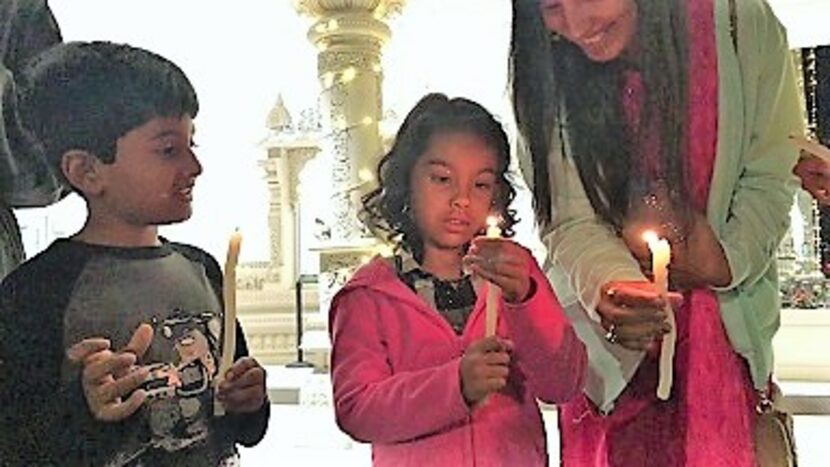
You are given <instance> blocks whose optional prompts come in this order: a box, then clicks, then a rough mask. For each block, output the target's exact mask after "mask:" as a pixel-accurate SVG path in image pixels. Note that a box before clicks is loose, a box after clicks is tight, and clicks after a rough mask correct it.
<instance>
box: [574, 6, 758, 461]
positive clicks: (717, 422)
mask: <svg viewBox="0 0 830 467" xmlns="http://www.w3.org/2000/svg"><path fill="white" fill-rule="evenodd" d="M687 5H688V14H689V18H690V20H689V24H690V28H689V29H690V48H689V55H690V56H689V59H690V66H689V73H690V79H689V83H690V87H689V111H690V112H689V122H688V124H689V135H690V136H689V141H688V158H687V161H686V164H687V166H686V167H687V173H688V177H689V186H690V192H691V196H692V202H693V206H694V207H695V208H696V209H698V210H700V211H701V212H705V211H706V202H707V199H708V195H709V187H710V182H711V176H712V170H713V167H714V160H715V154H716V146H717V117H718V97H717V96H718V84H717V83H718V70H717V47H716V42H715V40H716V38H715V24H714V11H713V3H712V0H705V1H704V0H690V1H689V2H687ZM626 78H627V83H626V84H627V85H626V89H627V90H628V91H627V92H626V93H625V94H624V96H623V99H624V106H625V110H626V115H627V117H628V119H629V124H630V126H632V127H634V128H636V127H637V120H638V118H639V115H638V114H639V109H638V106H639V102H640V99H641V97H642V93H643V92H644V90H643V89H642V88H643V86H642V81H641V79H640V75H639V74H638V73H629V74H628V75H627V77H626ZM646 142H647V143H648V144H652V145H653V144H654V138H652V137H651V136H648V137H647V138H646ZM652 147H653V146H652ZM652 150H653V149H652ZM648 152H649V150H648V149H646V152H645V153H646V157H648V155H647V153H648ZM676 318H677V332H678V342H677V347H676V353H675V364H674V368H675V381H674V386H673V390H672V394H671V397H670V398H669V400H667V401H660V400H658V399H657V397H656V394H655V390H656V387H657V379H658V372H657V360H656V357H655V356H650V355H647V356H646V358H645V360H644V361H643V362H642V364H641V366H640V368H639V369H638V371H637V373H636V374H635V376H634V378H633V380H632V381H631V382H630V384H629V386H628V387H627V388H626V390H625V391H624V392H623V393H622V395H621V396H620V397H619V399H618V400H617V403H616V407H615V409H614V411H613V412H612V413H610V414H609V415H607V416H603V415H601V414H599V413H598V412H597V410H596V407H595V406H594V405H593V404H592V403H591V402H590V401H589V400H588V399H587V398H586V397H584V396H583V397H582V398H580V399H579V400H577V401H575V402H573V403H570V404H567V405H566V406H564V407H563V408H562V409H561V411H560V422H559V423H560V430H561V433H562V460H563V465H566V466H580V467H581V466H597V467H599V466H623V467H634V466H645V465H654V466H661V467H671V466H701V467H703V466H706V467H719V466H723V467H752V466H754V465H755V456H754V445H753V438H752V433H753V428H754V420H755V415H754V404H755V392H754V391H753V387H752V382H751V380H750V377H749V372H748V370H747V368H746V364H745V362H744V361H743V360H742V359H741V358H740V356H738V355H737V354H736V353H735V351H734V350H733V349H732V346H731V345H730V343H729V341H728V338H727V335H726V331H725V329H724V327H723V324H722V321H721V318H720V310H719V304H718V300H717V297H716V295H715V294H714V293H713V292H712V291H710V290H708V289H698V290H693V291H691V292H689V293H687V294H686V296H685V300H684V303H683V306H682V307H681V309H680V310H677V312H676Z"/></svg>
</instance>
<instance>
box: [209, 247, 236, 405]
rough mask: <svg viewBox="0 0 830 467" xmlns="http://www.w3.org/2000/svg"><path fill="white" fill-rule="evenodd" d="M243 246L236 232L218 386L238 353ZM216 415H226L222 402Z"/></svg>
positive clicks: (225, 294)
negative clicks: (239, 268)
mask: <svg viewBox="0 0 830 467" xmlns="http://www.w3.org/2000/svg"><path fill="white" fill-rule="evenodd" d="M241 244H242V234H240V233H239V231H238V230H237V231H235V232H234V233H233V234H231V238H230V241H229V242H228V257H227V259H226V260H225V273H224V280H223V282H222V298H223V299H224V302H225V310H224V318H223V326H222V333H223V334H222V359H221V361H220V362H219V375H218V377H217V378H216V385H217V387H218V385H219V383H220V382H221V381H222V380H223V379H225V373H227V372H228V370H229V369H230V367H231V366H232V365H233V356H234V353H235V352H236V264H237V262H238V261H239V248H240V246H241ZM214 414H215V415H218V416H221V415H225V407H224V406H223V405H222V403H221V402H219V401H216V403H215V404H214Z"/></svg>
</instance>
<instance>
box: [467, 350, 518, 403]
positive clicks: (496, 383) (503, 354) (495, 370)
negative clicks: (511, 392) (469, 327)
mask: <svg viewBox="0 0 830 467" xmlns="http://www.w3.org/2000/svg"><path fill="white" fill-rule="evenodd" d="M512 347H513V346H512V344H511V343H510V341H507V340H504V339H500V338H499V337H497V336H491V337H485V338H483V339H479V340H477V341H475V342H473V343H472V344H470V346H469V347H467V350H465V351H464V356H463V357H461V366H460V369H459V373H460V378H461V392H462V394H463V395H464V400H465V401H467V404H468V405H470V406H473V405H475V404H476V403H477V402H479V401H481V400H483V399H484V398H486V397H487V395H488V394H490V393H492V392H496V391H499V390H501V389H502V388H504V387H505V386H507V377H508V376H509V375H510V351H511V350H512Z"/></svg>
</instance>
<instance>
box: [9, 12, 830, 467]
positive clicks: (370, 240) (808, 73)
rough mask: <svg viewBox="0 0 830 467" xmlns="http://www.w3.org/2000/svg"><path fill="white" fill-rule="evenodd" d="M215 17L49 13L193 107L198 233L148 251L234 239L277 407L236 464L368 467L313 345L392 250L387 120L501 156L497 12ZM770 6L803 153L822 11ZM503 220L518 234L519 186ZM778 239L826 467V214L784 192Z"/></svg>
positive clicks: (244, 310)
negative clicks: (153, 72) (188, 87)
mask: <svg viewBox="0 0 830 467" xmlns="http://www.w3.org/2000/svg"><path fill="white" fill-rule="evenodd" d="M220 3H222V2H203V1H199V0H179V1H176V2H169V1H167V0H142V1H140V2H139V1H132V2H112V1H110V0H83V1H79V0H73V1H53V2H51V7H52V9H53V10H54V13H55V16H56V18H57V20H58V22H59V23H60V24H61V27H62V30H63V33H64V38H65V39H66V40H90V39H94V38H100V37H106V38H108V39H110V40H115V41H124V42H129V43H131V44H134V45H138V46H143V47H148V48H150V49H153V50H156V51H158V52H159V53H161V54H163V55H165V56H168V57H170V58H171V59H172V60H174V61H175V62H177V63H179V64H180V66H181V67H182V68H183V69H184V70H185V72H186V73H188V75H189V76H191V78H192V81H193V84H194V86H195V87H196V88H197V90H198V91H199V94H200V101H201V110H200V114H199V116H198V118H197V119H196V127H197V128H198V131H197V133H196V141H197V144H198V148H197V152H198V153H199V156H200V158H201V161H202V164H203V166H204V174H203V175H202V176H201V178H200V179H199V183H198V184H197V187H196V189H195V198H196V199H197V200H196V201H195V203H194V214H193V217H192V218H191V219H190V220H189V221H187V222H186V223H184V224H182V225H177V226H171V227H164V228H163V229H162V234H163V235H164V236H166V237H169V238H174V239H176V240H181V241H185V242H188V243H192V244H197V245H200V246H201V247H202V248H204V249H205V250H206V251H208V252H210V253H211V254H213V255H214V256H215V257H217V258H223V257H224V256H225V251H226V248H227V244H228V237H229V236H230V235H231V233H232V232H234V231H235V230H237V229H238V231H239V232H241V234H242V236H243V238H244V240H243V243H242V253H241V259H240V264H239V267H238V269H237V291H238V292H237V293H238V299H237V300H238V309H239V312H238V313H239V320H240V322H241V324H242V326H243V328H244V330H245V333H246V336H247V341H248V345H249V347H250V349H251V352H252V354H253V355H254V356H255V357H257V359H259V360H260V361H261V362H262V363H263V365H264V366H265V367H266V368H267V370H268V394H269V397H270V399H271V403H272V404H273V405H272V412H271V428H270V430H269V432H268V433H267V434H266V439H265V440H263V442H262V443H260V445H258V446H257V447H255V448H244V449H242V459H243V462H244V465H250V466H258V465H263V466H264V465H273V460H274V455H273V452H279V453H280V457H283V456H284V458H285V459H289V460H290V463H288V464H285V465H344V466H345V465H347V466H368V465H371V455H370V448H369V446H368V445H366V444H361V443H357V442H355V441H354V440H352V439H351V438H349V437H348V436H346V435H344V434H343V433H341V432H340V431H339V430H338V428H337V426H336V425H335V421H334V417H333V414H332V410H331V406H332V396H331V387H330V384H331V383H330V375H329V357H330V350H331V343H330V340H329V335H328V330H327V326H328V307H329V304H330V301H331V298H332V296H333V295H334V293H336V291H337V290H338V289H339V287H341V286H342V285H343V284H344V283H345V282H346V280H347V279H348V278H349V277H350V276H351V274H352V273H353V272H354V270H355V268H357V267H358V266H360V265H362V264H364V263H366V262H368V261H369V260H370V259H371V258H372V257H373V256H374V255H376V254H384V253H388V251H389V246H388V245H386V244H385V243H384V242H381V241H379V240H378V239H376V238H374V237H372V236H371V234H370V233H369V232H368V231H367V230H365V229H364V228H362V227H361V225H360V224H359V222H358V221H357V209H358V205H359V200H360V197H361V195H363V194H365V193H367V192H368V191H369V190H370V189H371V188H372V187H373V186H375V183H376V180H375V179H374V178H375V173H374V167H375V164H376V163H377V161H378V160H379V158H380V156H381V155H382V154H383V153H384V152H385V151H386V150H387V149H388V148H389V145H390V144H391V142H392V139H393V138H394V135H395V133H396V131H397V129H398V127H399V126H400V124H401V120H402V119H403V116H404V115H406V112H407V111H408V109H410V108H411V107H412V105H413V104H414V103H415V102H416V101H417V100H418V99H419V98H420V97H421V96H422V95H423V94H425V93H428V92H433V91H434V92H444V93H446V94H448V95H451V96H453V95H463V96H467V97H470V98H473V99H475V100H477V101H478V102H481V103H482V104H483V105H484V106H485V107H487V108H488V109H490V110H491V111H492V112H493V113H494V114H495V115H496V116H497V117H498V118H499V119H500V121H501V122H502V123H503V124H504V126H505V128H506V129H507V133H508V135H509V136H510V138H511V140H514V139H515V133H516V129H515V124H514V123H513V117H512V113H511V112H512V110H511V106H510V101H509V97H508V84H507V75H506V72H507V66H506V63H507V54H508V50H507V45H508V39H509V29H510V18H509V16H510V6H509V2H505V1H496V0H360V1H358V0H354V1H348V2H347V1H341V2H334V1H325V0H293V1H287V0H245V1H244V2H236V3H234V4H233V5H232V6H229V5H228V4H227V3H224V4H220ZM769 3H770V4H771V6H772V7H773V9H774V10H775V12H776V14H777V15H778V16H779V18H780V19H781V21H782V23H783V24H784V25H785V27H786V28H787V30H788V35H789V38H790V45H791V47H792V56H793V60H794V62H795V63H796V66H797V70H798V77H799V87H800V91H801V92H802V97H803V106H804V109H805V112H804V119H805V125H806V127H807V130H808V136H809V137H811V138H813V139H814V140H815V141H819V142H822V143H824V144H825V145H830V32H828V31H829V30H828V29H827V27H826V23H827V21H830V1H826V0H769ZM114 4H118V6H116V5H114ZM333 4H337V5H338V6H337V7H336V8H335V7H332V5H333ZM139 24H145V25H146V24H153V25H154V26H153V28H152V30H148V29H147V28H146V27H140V26H138V25H139ZM514 170H516V171H517V172H516V173H518V167H514ZM518 178H520V177H518ZM515 209H516V210H517V211H518V213H519V215H518V217H519V218H521V219H532V218H533V207H532V205H531V201H530V193H529V191H528V190H527V187H526V186H525V187H523V189H520V190H519V193H518V195H517V197H516V200H515ZM82 212H83V205H82V202H81V200H80V199H78V198H77V197H74V196H70V197H69V198H67V199H65V200H64V201H61V202H60V203H58V204H57V205H54V206H50V207H48V208H42V209H28V210H25V211H21V212H20V213H19V219H20V224H21V228H22V233H23V241H24V244H25V246H26V250H27V255H28V256H30V257H31V256H33V255H35V254H36V253H38V252H39V251H41V250H43V249H44V248H45V247H46V246H47V245H49V244H50V243H51V242H52V241H53V240H54V239H56V238H59V237H62V236H66V235H68V234H70V233H72V232H74V231H75V230H76V229H77V228H78V227H79V226H80V223H81V222H82V220H83V217H82V214H81V213H82ZM790 224H791V227H790V230H789V231H788V233H787V235H786V237H785V238H784V241H783V242H782V243H781V245H780V247H779V249H778V253H777V258H778V259H777V261H778V265H779V271H780V283H781V290H780V292H781V294H780V299H781V303H782V307H783V311H782V314H781V328H780V331H779V332H778V334H777V335H776V338H775V341H774V346H775V352H776V357H775V372H774V373H775V377H776V379H777V380H778V381H779V382H780V385H781V387H782V390H783V392H784V394H785V397H786V401H787V404H788V408H789V409H790V410H791V412H792V413H794V415H795V432H796V439H797V445H798V448H799V454H800V455H801V465H802V466H815V465H826V459H828V458H830V445H828V443H827V442H826V433H828V432H830V339H828V338H827V336H828V335H830V283H829V282H828V277H830V207H820V206H819V205H818V204H817V203H816V202H815V201H814V200H813V199H812V198H811V197H810V196H809V194H807V193H806V192H803V191H800V190H799V193H798V194H797V195H796V196H795V198H794V200H793V206H792V210H791V213H790ZM516 231H517V235H516V239H517V241H518V242H519V243H521V244H523V245H525V246H526V247H528V248H529V249H530V250H531V251H532V252H533V253H534V255H535V256H536V257H537V258H543V257H544V255H545V248H544V246H543V245H542V243H541V242H540V241H539V240H538V232H537V230H536V228H535V226H534V225H533V223H532V222H522V223H520V224H519V225H517V227H516ZM543 418H544V420H545V423H546V428H547V436H548V448H549V450H550V456H551V461H552V463H555V462H554V461H555V460H556V459H557V458H558V457H557V456H558V455H559V452H558V449H559V448H558V446H559V444H558V438H557V429H556V413H555V409H553V408H545V409H544V410H543Z"/></svg>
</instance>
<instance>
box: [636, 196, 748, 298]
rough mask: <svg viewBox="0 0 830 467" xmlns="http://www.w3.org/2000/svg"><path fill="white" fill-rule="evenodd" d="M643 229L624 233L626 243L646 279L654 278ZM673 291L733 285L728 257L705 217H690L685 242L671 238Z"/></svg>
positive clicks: (670, 264) (671, 279) (683, 239)
mask: <svg viewBox="0 0 830 467" xmlns="http://www.w3.org/2000/svg"><path fill="white" fill-rule="evenodd" d="M643 231H644V229H643V228H636V227H629V226H626V228H624V229H623V240H624V241H625V244H626V246H627V247H628V249H629V251H630V252H631V254H632V255H633V256H634V258H635V259H636V260H637V262H638V263H639V264H640V269H641V271H642V273H643V275H645V276H646V277H649V278H651V275H652V274H651V252H650V251H649V249H648V244H647V243H646V241H645V239H643V238H642V232H643ZM668 240H669V243H670V244H671V262H670V263H669V281H670V288H671V289H676V290H690V289H694V288H700V287H724V286H726V285H729V283H731V282H732V270H731V268H730V267H729V261H728V260H727V259H726V253H724V251H723V247H722V246H721V244H720V241H719V240H718V238H717V237H716V236H715V232H714V231H713V230H712V227H711V226H710V225H709V221H708V220H707V219H706V217H705V216H704V215H703V214H701V213H699V212H693V213H691V221H690V222H689V231H688V233H687V236H686V237H685V238H678V237H670V238H669V239H668Z"/></svg>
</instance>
